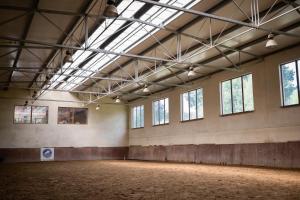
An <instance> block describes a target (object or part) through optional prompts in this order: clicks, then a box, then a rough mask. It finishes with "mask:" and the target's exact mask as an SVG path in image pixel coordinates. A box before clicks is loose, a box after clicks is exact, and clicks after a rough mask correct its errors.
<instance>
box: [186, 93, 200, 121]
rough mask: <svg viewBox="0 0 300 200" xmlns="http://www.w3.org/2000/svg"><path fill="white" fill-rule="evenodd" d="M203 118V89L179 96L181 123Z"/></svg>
mask: <svg viewBox="0 0 300 200" xmlns="http://www.w3.org/2000/svg"><path fill="white" fill-rule="evenodd" d="M201 118H203V89H197V90H193V91H189V92H186V93H183V94H182V95H181V121H188V120H193V119H201Z"/></svg>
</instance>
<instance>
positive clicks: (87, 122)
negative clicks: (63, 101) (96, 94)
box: [57, 106, 89, 125]
mask: <svg viewBox="0 0 300 200" xmlns="http://www.w3.org/2000/svg"><path fill="white" fill-rule="evenodd" d="M59 108H71V109H73V120H74V119H75V112H74V111H75V109H77V108H78V109H86V110H87V116H86V123H84V124H76V123H74V121H73V123H59V121H58V120H59V117H58V110H59ZM88 124H89V109H88V108H86V107H66V106H58V107H57V125H88Z"/></svg>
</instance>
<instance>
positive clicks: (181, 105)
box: [180, 88, 204, 122]
mask: <svg viewBox="0 0 300 200" xmlns="http://www.w3.org/2000/svg"><path fill="white" fill-rule="evenodd" d="M198 90H202V104H204V97H203V91H204V90H203V88H196V89H191V90H188V91H186V92H183V93H181V94H180V122H189V121H196V120H202V119H204V105H202V107H203V116H202V117H200V118H198V101H197V91H198ZM193 91H195V92H196V93H195V95H196V118H195V119H191V108H190V92H193ZM186 93H188V103H189V119H187V120H183V95H184V94H186Z"/></svg>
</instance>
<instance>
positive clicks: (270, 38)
mask: <svg viewBox="0 0 300 200" xmlns="http://www.w3.org/2000/svg"><path fill="white" fill-rule="evenodd" d="M276 46H278V43H277V41H276V40H275V38H274V35H273V34H272V33H270V34H269V35H268V40H267V43H266V47H267V48H274V47H276Z"/></svg>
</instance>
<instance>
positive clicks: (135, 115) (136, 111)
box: [131, 105, 144, 128]
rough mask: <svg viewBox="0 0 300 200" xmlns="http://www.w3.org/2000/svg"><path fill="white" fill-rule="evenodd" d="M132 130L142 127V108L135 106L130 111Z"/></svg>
mask: <svg viewBox="0 0 300 200" xmlns="http://www.w3.org/2000/svg"><path fill="white" fill-rule="evenodd" d="M131 120H132V128H142V127H144V106H143V105H141V106H136V107H133V108H132V109H131Z"/></svg>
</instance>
